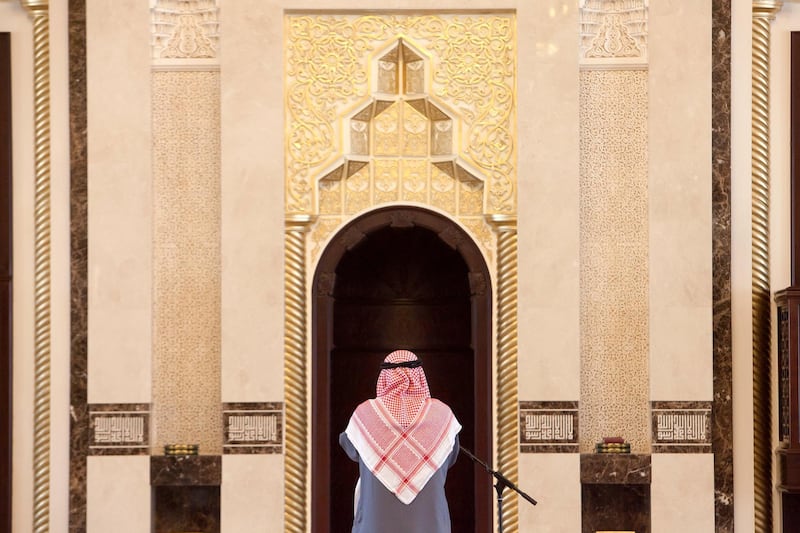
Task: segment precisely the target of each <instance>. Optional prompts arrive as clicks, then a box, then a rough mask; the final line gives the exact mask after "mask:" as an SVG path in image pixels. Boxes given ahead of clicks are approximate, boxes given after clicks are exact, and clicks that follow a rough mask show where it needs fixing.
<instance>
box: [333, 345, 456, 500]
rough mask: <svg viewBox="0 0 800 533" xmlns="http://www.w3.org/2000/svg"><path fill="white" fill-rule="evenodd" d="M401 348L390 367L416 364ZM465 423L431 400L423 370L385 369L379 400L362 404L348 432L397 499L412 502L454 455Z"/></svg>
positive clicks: (393, 355)
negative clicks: (456, 439) (456, 438)
mask: <svg viewBox="0 0 800 533" xmlns="http://www.w3.org/2000/svg"><path fill="white" fill-rule="evenodd" d="M416 359H417V356H416V355H414V354H413V353H412V352H410V351H408V350H397V351H394V352H392V353H390V354H389V355H388V356H387V357H386V359H385V360H384V361H385V362H387V363H401V362H405V361H414V360H416ZM459 431H461V424H459V423H458V420H456V417H455V416H454V415H453V412H452V411H451V410H450V408H449V407H448V406H447V405H445V404H444V403H442V402H440V401H439V400H436V399H434V398H431V394H430V391H429V390H428V382H427V380H426V379H425V372H424V371H423V370H422V367H417V368H404V367H399V368H391V369H384V370H381V373H380V376H379V377H378V386H377V397H376V398H374V399H372V400H367V401H366V402H364V403H362V404H361V405H359V406H358V407H357V408H356V410H355V412H354V413H353V416H352V417H350V423H349V424H348V425H347V429H346V430H345V433H346V434H347V437H348V438H349V439H350V442H351V443H352V444H353V446H354V447H355V449H356V450H357V451H358V454H359V455H360V456H361V460H362V461H364V464H365V465H366V466H367V468H369V469H370V471H371V472H372V473H373V474H374V475H375V477H376V478H378V480H379V481H380V482H381V483H382V484H383V485H384V486H385V487H386V488H387V489H389V490H390V491H391V492H393V493H394V494H395V495H396V496H397V498H398V499H399V500H400V501H401V502H403V503H405V504H409V503H411V502H412V501H414V498H416V496H417V494H419V491H421V490H422V489H423V487H425V484H426V483H427V482H428V481H429V480H430V478H431V477H432V476H433V474H434V473H436V471H437V470H438V469H439V468H440V467H441V466H442V465H443V464H444V462H445V461H446V460H447V457H448V456H449V455H450V452H452V451H453V446H454V444H455V437H456V435H457V434H458V432H459Z"/></svg>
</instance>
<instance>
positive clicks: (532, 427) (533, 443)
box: [519, 402, 579, 453]
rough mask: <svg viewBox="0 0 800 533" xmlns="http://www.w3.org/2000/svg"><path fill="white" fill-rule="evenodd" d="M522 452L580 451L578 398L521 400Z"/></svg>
mask: <svg viewBox="0 0 800 533" xmlns="http://www.w3.org/2000/svg"><path fill="white" fill-rule="evenodd" d="M519 420H520V428H519V442H520V452H522V453H542V452H558V453H578V446H579V443H578V402H519Z"/></svg>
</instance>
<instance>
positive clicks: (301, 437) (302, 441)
mask: <svg viewBox="0 0 800 533" xmlns="http://www.w3.org/2000/svg"><path fill="white" fill-rule="evenodd" d="M312 222H313V217H312V216H311V215H303V214H295V215H287V216H286V223H285V229H284V232H285V235H284V238H285V241H284V242H285V244H284V256H285V261H286V264H285V265H284V278H283V283H284V300H285V301H284V313H283V321H284V347H283V351H284V369H283V381H284V384H283V387H284V396H285V403H286V413H285V430H284V435H285V436H284V438H285V441H286V444H285V446H284V449H285V456H284V464H285V466H284V505H283V514H284V517H283V519H284V531H287V532H292V533H305V531H306V530H307V519H306V516H307V513H306V499H307V488H308V486H307V483H306V481H307V477H308V460H307V457H308V453H307V452H308V450H307V448H308V405H307V404H308V402H307V401H306V392H307V390H308V378H307V373H306V339H307V338H308V328H307V327H306V322H307V321H306V316H307V310H306V246H305V238H306V235H305V234H306V233H307V232H308V229H309V226H310V225H311V223H312Z"/></svg>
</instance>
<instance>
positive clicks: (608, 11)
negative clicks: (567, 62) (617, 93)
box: [580, 0, 648, 69]
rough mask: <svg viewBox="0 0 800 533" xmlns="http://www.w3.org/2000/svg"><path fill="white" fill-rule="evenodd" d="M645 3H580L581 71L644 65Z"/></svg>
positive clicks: (591, 0) (629, 0)
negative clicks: (582, 69)
mask: <svg viewBox="0 0 800 533" xmlns="http://www.w3.org/2000/svg"><path fill="white" fill-rule="evenodd" d="M647 9H648V0H580V25H581V28H580V33H581V57H580V61H581V68H584V69H591V68H599V69H603V68H606V69H625V68H642V67H645V66H646V65H647Z"/></svg>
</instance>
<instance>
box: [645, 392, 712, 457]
mask: <svg viewBox="0 0 800 533" xmlns="http://www.w3.org/2000/svg"><path fill="white" fill-rule="evenodd" d="M651 413H652V424H653V442H652V446H653V452H658V453H680V452H684V453H710V452H711V402H708V401H671V402H670V401H654V402H652V404H651Z"/></svg>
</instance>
